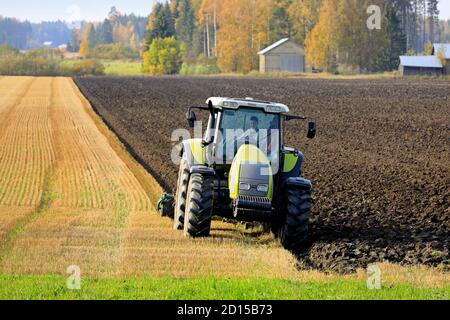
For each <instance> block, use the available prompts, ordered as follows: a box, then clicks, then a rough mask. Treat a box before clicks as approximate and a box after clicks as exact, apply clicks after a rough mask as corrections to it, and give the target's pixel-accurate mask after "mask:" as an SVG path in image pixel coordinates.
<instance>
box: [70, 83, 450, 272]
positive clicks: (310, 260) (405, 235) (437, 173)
mask: <svg viewBox="0 0 450 320" xmlns="http://www.w3.org/2000/svg"><path fill="white" fill-rule="evenodd" d="M76 82H77V84H78V86H79V87H80V89H81V90H82V92H83V93H84V94H85V95H86V96H87V98H88V99H89V100H90V102H91V103H92V104H93V107H94V108H95V109H96V111H97V112H98V113H99V114H100V115H101V116H102V117H103V118H104V120H105V121H106V122H107V123H108V125H109V126H110V127H111V128H113V129H114V131H115V132H116V133H117V134H118V135H119V137H120V138H121V140H122V141H123V142H124V143H125V145H126V146H127V147H128V149H129V150H130V151H131V153H132V154H133V155H134V156H135V158H136V159H138V160H139V161H140V162H141V163H142V164H143V165H144V166H145V167H146V169H147V170H148V171H149V172H151V173H152V175H153V176H155V178H157V180H158V181H159V182H160V184H161V185H162V186H163V187H164V188H165V189H167V190H173V188H174V186H175V182H176V178H177V167H176V166H175V165H173V164H172V162H171V160H170V154H171V146H172V143H171V140H170V139H171V133H172V131H173V130H175V129H178V128H186V127H187V124H186V123H185V118H184V117H185V113H186V108H187V107H188V106H191V105H201V104H203V103H204V101H205V100H206V98H208V97H209V96H230V97H248V96H250V97H254V98H257V99H267V100H272V101H276V102H281V103H285V104H288V105H289V106H290V107H291V110H292V112H293V113H296V114H306V115H309V116H312V117H314V118H315V119H316V120H317V123H318V126H319V136H318V137H317V139H316V140H314V141H307V140H306V139H305V138H304V136H305V132H304V130H303V127H302V124H289V125H288V127H287V132H286V138H287V139H286V140H287V144H289V145H292V146H295V147H297V148H299V149H301V150H303V151H304V152H305V154H306V161H307V162H306V167H305V171H304V172H305V175H306V176H307V177H308V178H310V179H312V180H313V181H314V184H315V192H314V199H315V206H314V213H313V216H312V221H311V223H312V230H311V240H312V242H311V246H310V248H309V250H308V251H307V252H305V254H304V255H302V256H300V257H299V260H298V261H299V264H300V265H301V266H303V267H312V268H316V269H319V270H325V271H331V270H333V271H340V272H351V271H354V270H355V269H356V268H359V267H365V266H366V265H367V264H368V263H372V262H379V261H389V262H395V263H402V264H407V265H414V264H425V265H431V266H443V267H444V268H448V265H449V246H450V245H449V241H450V240H449V239H450V200H449V199H450V188H449V186H450V131H449V130H450V127H449V124H450V98H449V92H450V84H449V82H446V81H426V80H420V81H419V80H417V81H415V80H320V79H310V80H306V79H249V78H209V77H208V78H82V79H77V80H76ZM167 232H170V231H169V228H168V229H167Z"/></svg>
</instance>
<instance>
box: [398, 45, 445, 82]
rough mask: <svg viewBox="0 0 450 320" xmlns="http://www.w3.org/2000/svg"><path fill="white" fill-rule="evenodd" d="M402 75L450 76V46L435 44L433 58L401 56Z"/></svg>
mask: <svg viewBox="0 0 450 320" xmlns="http://www.w3.org/2000/svg"><path fill="white" fill-rule="evenodd" d="M399 71H400V73H401V74H402V75H405V76H407V75H417V74H419V75H442V74H450V44H445V43H435V44H434V45H433V52H432V55H431V56H401V57H400V67H399Z"/></svg>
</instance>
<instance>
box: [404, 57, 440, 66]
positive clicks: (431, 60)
mask: <svg viewBox="0 0 450 320" xmlns="http://www.w3.org/2000/svg"><path fill="white" fill-rule="evenodd" d="M400 65H402V66H405V67H420V68H443V66H442V63H441V61H440V60H439V58H438V57H436V56H400Z"/></svg>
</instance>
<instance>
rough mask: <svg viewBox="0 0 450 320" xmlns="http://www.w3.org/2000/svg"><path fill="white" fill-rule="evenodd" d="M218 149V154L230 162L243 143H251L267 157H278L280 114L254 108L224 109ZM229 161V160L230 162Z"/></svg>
mask: <svg viewBox="0 0 450 320" xmlns="http://www.w3.org/2000/svg"><path fill="white" fill-rule="evenodd" d="M219 130H220V135H221V136H222V137H221V139H220V141H219V146H218V149H219V150H220V151H221V152H220V154H221V155H220V156H223V155H226V159H227V160H226V161H227V164H228V163H231V162H232V160H233V158H234V156H235V154H236V152H237V150H238V149H239V148H240V147H241V146H242V145H243V144H246V143H247V144H253V145H256V146H258V147H259V148H260V149H261V150H262V151H263V152H265V153H266V154H267V155H268V156H269V158H278V151H279V143H280V136H279V131H280V116H279V115H278V114H271V113H266V112H264V111H263V110H259V109H254V108H239V109H238V110H226V109H225V110H224V111H223V114H222V120H221V123H220V127H219ZM230 161H231V162H230Z"/></svg>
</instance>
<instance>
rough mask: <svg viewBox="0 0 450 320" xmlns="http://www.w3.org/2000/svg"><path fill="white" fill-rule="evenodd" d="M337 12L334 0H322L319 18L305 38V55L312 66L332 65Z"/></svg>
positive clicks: (324, 66) (324, 67)
mask: <svg viewBox="0 0 450 320" xmlns="http://www.w3.org/2000/svg"><path fill="white" fill-rule="evenodd" d="M337 12H338V11H337V6H336V2H335V1H334V0H324V2H323V4H322V7H321V8H320V13H319V20H318V22H317V24H316V25H315V27H314V28H313V29H312V31H311V32H310V33H309V34H308V36H307V38H306V41H305V46H306V55H307V56H308V59H309V62H310V63H311V65H312V66H313V67H316V68H321V69H327V70H330V69H331V67H332V64H333V62H334V59H335V54H336V51H337V39H336V38H337V28H338V26H337V19H336V18H337Z"/></svg>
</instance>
